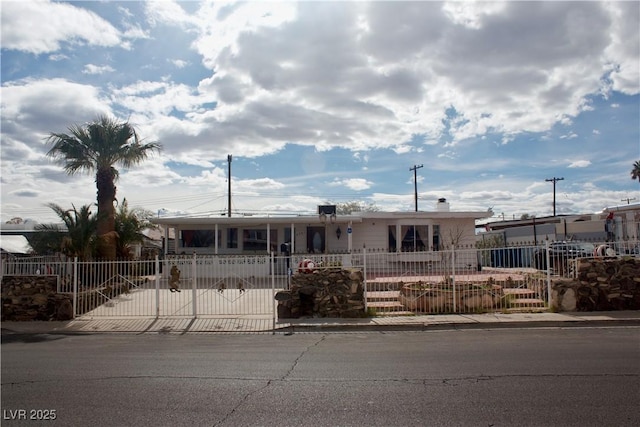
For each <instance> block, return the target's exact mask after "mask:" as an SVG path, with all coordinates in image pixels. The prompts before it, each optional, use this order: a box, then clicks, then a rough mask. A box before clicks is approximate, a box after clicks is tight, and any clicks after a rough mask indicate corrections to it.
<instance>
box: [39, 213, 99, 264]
mask: <svg viewBox="0 0 640 427" xmlns="http://www.w3.org/2000/svg"><path fill="white" fill-rule="evenodd" d="M47 206H49V207H50V208H51V209H52V210H53V211H54V212H55V213H56V215H58V217H59V218H60V220H62V222H63V223H64V225H65V227H66V230H64V229H62V228H60V227H59V226H57V225H46V224H42V225H39V226H37V227H36V230H37V231H38V233H34V236H33V240H32V241H31V244H32V245H33V247H34V248H35V249H36V252H38V253H39V254H44V253H50V252H54V253H55V252H62V253H63V254H64V255H66V256H68V257H78V258H80V259H81V260H88V259H91V257H92V255H93V250H94V247H95V236H96V224H97V219H96V216H95V215H92V214H91V210H90V206H89V205H85V206H82V207H81V208H80V210H78V209H76V207H75V206H73V205H72V206H73V207H72V209H64V208H62V207H61V206H59V205H56V204H55V203H49V204H48V205H47Z"/></svg>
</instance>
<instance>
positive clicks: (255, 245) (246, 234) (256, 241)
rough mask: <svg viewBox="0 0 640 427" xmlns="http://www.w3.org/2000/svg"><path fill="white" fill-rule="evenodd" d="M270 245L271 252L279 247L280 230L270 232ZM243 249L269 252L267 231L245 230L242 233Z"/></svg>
mask: <svg viewBox="0 0 640 427" xmlns="http://www.w3.org/2000/svg"><path fill="white" fill-rule="evenodd" d="M270 231H271V233H270V234H271V236H270V239H269V243H270V244H271V250H273V251H275V250H276V249H277V247H278V230H270ZM242 249H243V250H245V251H266V250H267V230H266V229H245V230H243V231H242Z"/></svg>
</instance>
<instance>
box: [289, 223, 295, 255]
mask: <svg viewBox="0 0 640 427" xmlns="http://www.w3.org/2000/svg"><path fill="white" fill-rule="evenodd" d="M295 241H296V229H295V225H294V224H293V223H291V248H290V249H289V253H290V254H292V255H293V254H294V253H295V252H296V244H295Z"/></svg>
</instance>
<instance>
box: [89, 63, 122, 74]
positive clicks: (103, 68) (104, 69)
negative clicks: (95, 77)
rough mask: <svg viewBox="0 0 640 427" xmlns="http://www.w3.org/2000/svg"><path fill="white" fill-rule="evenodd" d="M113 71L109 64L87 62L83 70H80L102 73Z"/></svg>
mask: <svg viewBox="0 0 640 427" xmlns="http://www.w3.org/2000/svg"><path fill="white" fill-rule="evenodd" d="M113 71H115V70H114V69H113V68H112V67H110V66H109V65H103V66H99V65H94V64H87V65H85V66H84V70H82V72H83V73H84V74H104V73H111V72H113Z"/></svg>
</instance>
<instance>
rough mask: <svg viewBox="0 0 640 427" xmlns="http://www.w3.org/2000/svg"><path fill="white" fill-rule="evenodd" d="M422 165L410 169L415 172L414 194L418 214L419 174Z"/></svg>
mask: <svg viewBox="0 0 640 427" xmlns="http://www.w3.org/2000/svg"><path fill="white" fill-rule="evenodd" d="M421 167H422V165H413V167H412V168H409V170H410V171H413V194H414V199H415V202H416V212H418V172H417V170H418V169H420V168H421Z"/></svg>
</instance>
